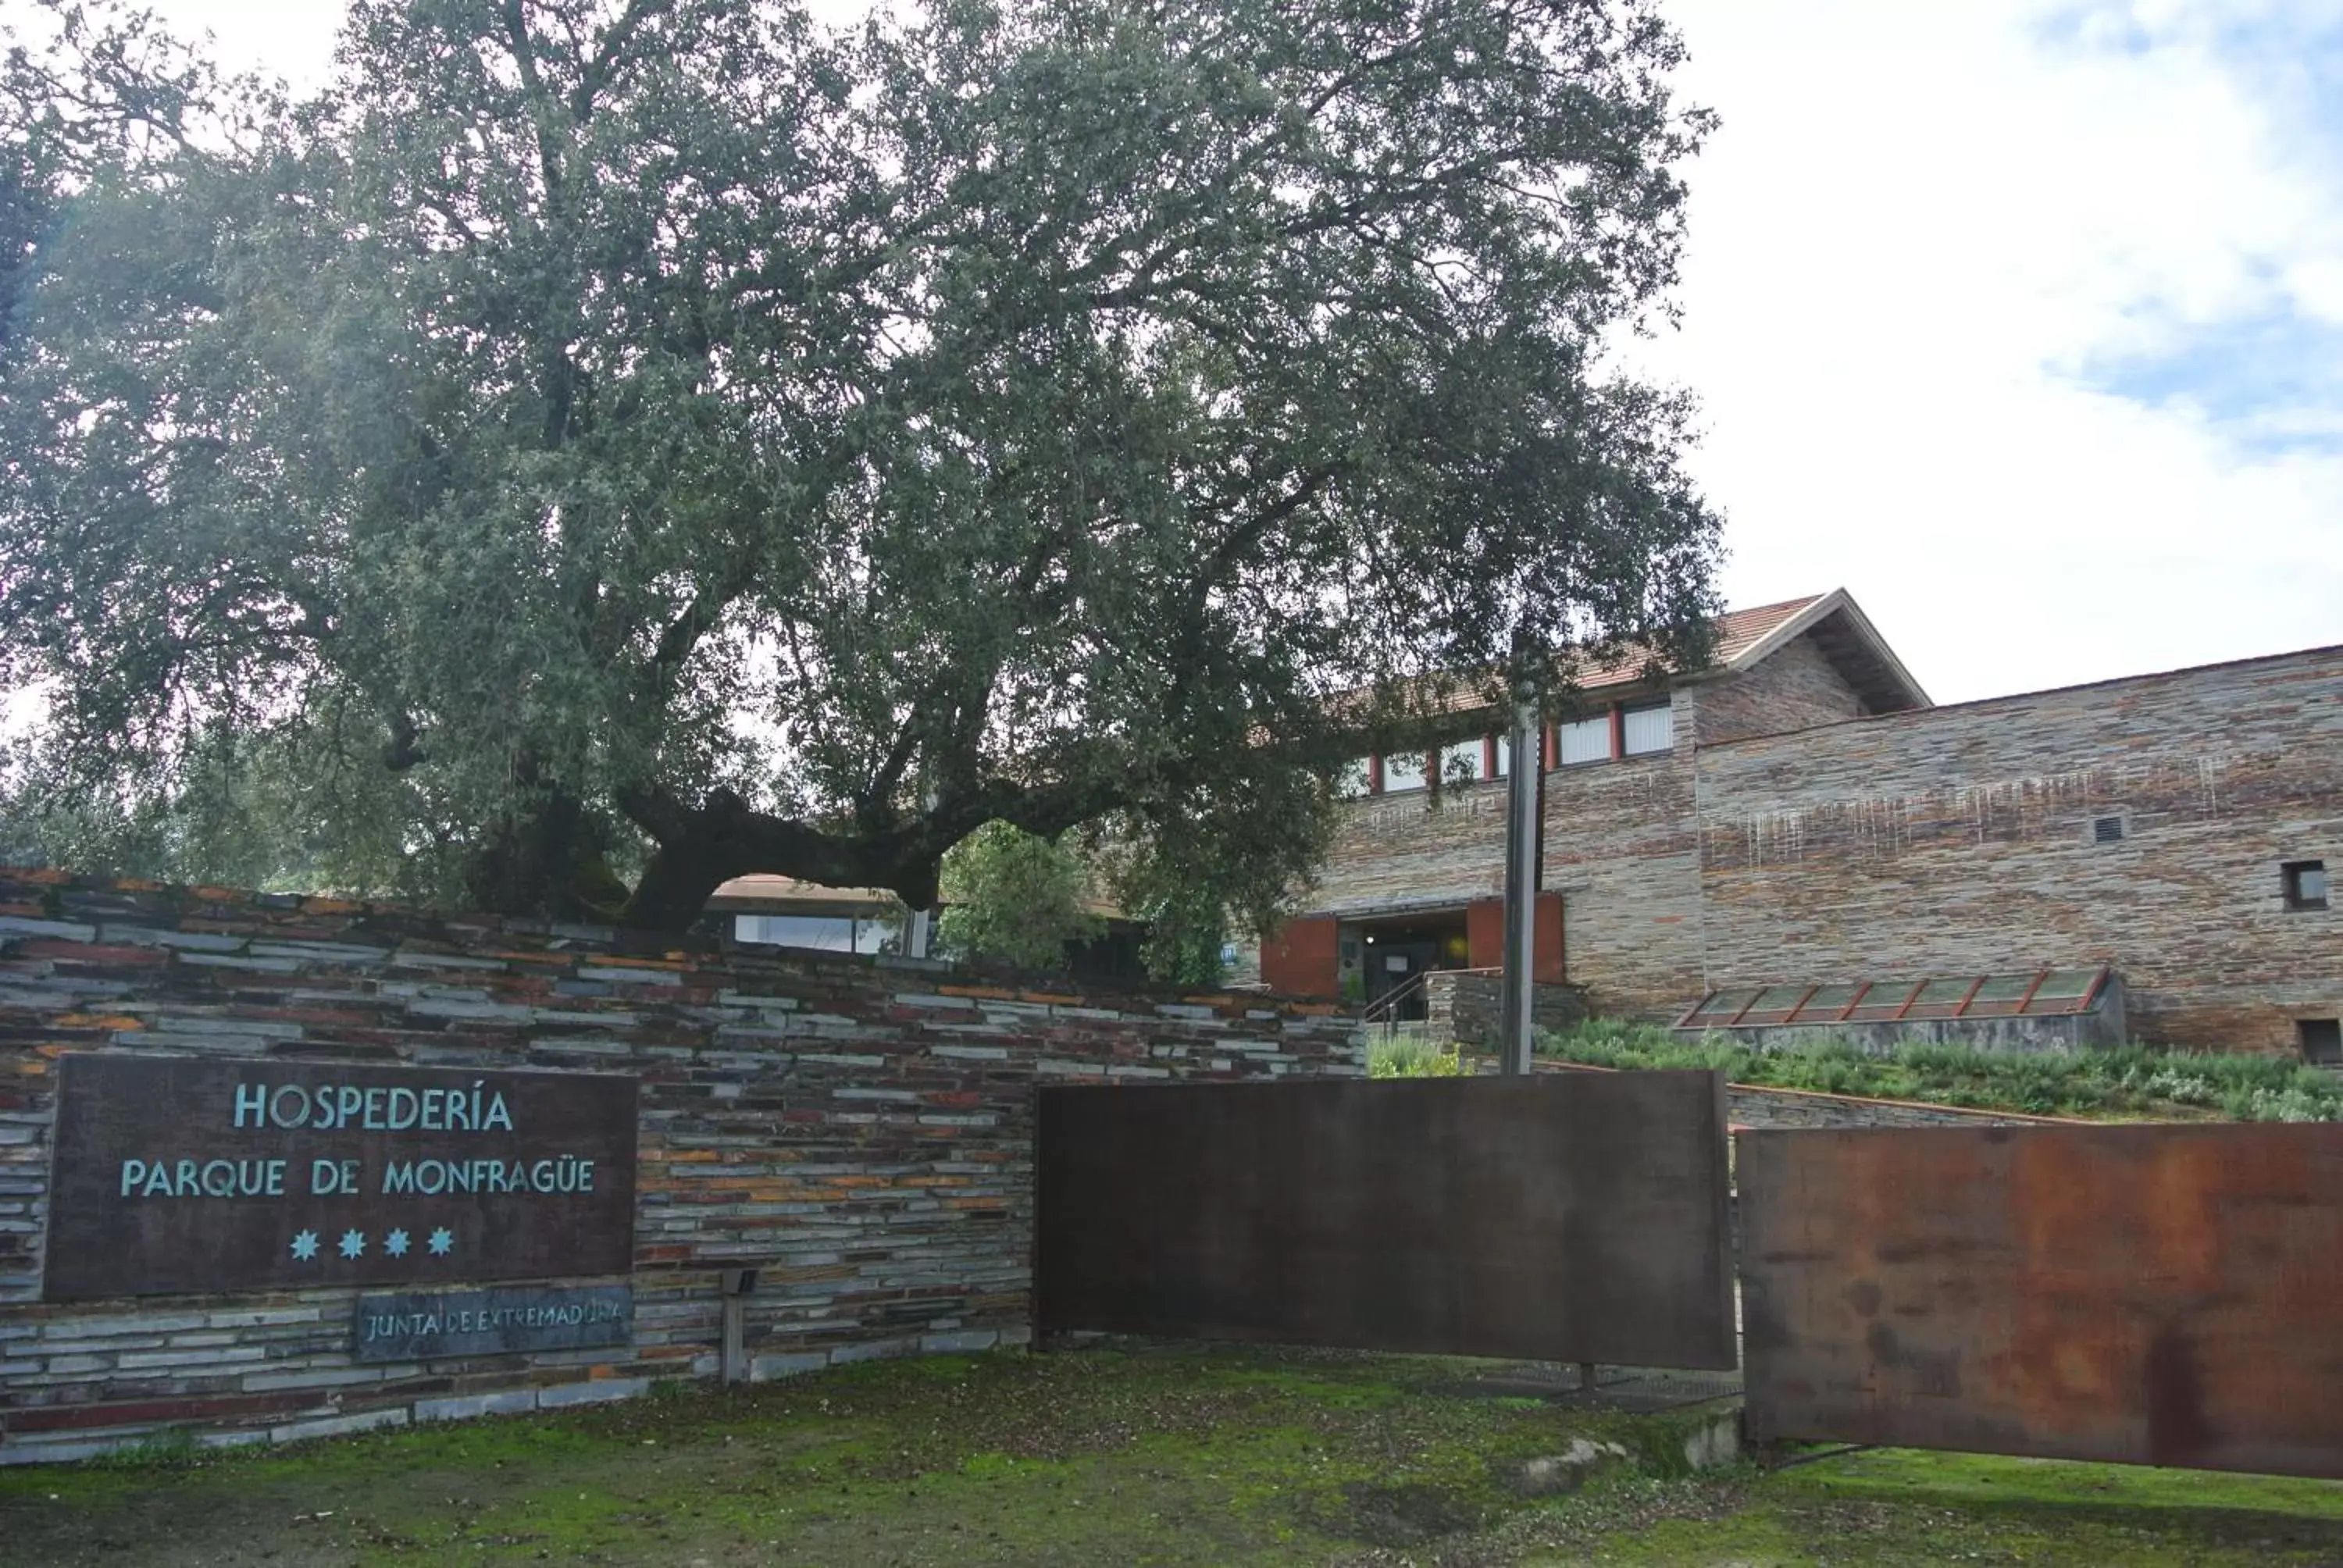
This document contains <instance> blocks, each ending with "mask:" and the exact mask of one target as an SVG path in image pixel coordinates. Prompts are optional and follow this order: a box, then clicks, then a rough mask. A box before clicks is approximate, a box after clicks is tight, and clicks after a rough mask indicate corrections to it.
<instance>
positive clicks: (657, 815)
mask: <svg viewBox="0 0 2343 1568" xmlns="http://www.w3.org/2000/svg"><path fill="white" fill-rule="evenodd" d="M621 804H622V805H623V807H624V808H625V809H626V811H627V813H628V816H630V817H632V818H633V819H635V821H636V822H637V823H638V824H639V825H640V826H641V827H642V829H644V831H646V832H648V833H649V834H650V835H651V837H652V839H654V841H656V842H657V843H658V845H659V849H658V850H657V851H656V852H655V853H654V854H653V855H652V856H651V860H650V864H649V866H648V867H647V868H646V869H644V871H643V878H642V880H641V881H639V882H638V883H637V884H636V885H635V891H634V896H633V897H632V898H630V899H628V900H627V905H626V909H625V910H624V911H623V912H622V913H621V914H620V915H619V916H618V920H619V922H620V923H621V924H623V925H626V926H628V927H631V928H634V929H636V930H648V931H680V930H689V928H690V927H691V925H692V924H693V923H694V922H695V921H697V920H699V918H700V916H701V914H702V913H703V912H705V911H706V910H707V908H708V900H709V896H710V895H712V894H713V893H714V892H715V891H716V890H717V889H718V888H719V887H721V886H722V885H723V884H724V883H726V882H728V881H729V880H730V879H733V878H734V877H745V876H750V875H755V874H758V873H765V874H769V875H775V876H784V877H797V878H800V879H804V880H806V881H809V882H816V883H820V884H821V885H822V886H824V887H832V888H884V889H886V890H889V891H890V892H893V893H894V894H895V895H896V896H897V897H899V898H900V899H901V900H903V901H904V902H905V903H906V904H908V905H909V906H910V908H912V909H914V910H924V909H930V908H932V907H933V906H934V904H935V901H936V877H937V874H938V866H939V863H940V856H939V855H937V854H936V853H934V852H932V851H930V850H927V849H925V848H924V843H925V839H924V838H914V837H913V836H912V834H911V833H908V832H903V831H897V832H891V833H884V834H877V835H870V836H867V837H855V838H848V837H840V836H836V835H832V834H829V833H823V832H820V831H817V830H816V829H811V828H809V827H807V826H806V825H805V824H804V823H801V822H793V821H789V820H787V819H783V818H779V817H771V816H768V815H766V814H765V813H763V812H761V811H758V810H755V809H751V808H750V807H749V805H748V804H747V802H745V801H743V800H742V799H740V798H739V796H737V795H734V794H732V793H731V792H730V791H729V790H721V789H719V790H718V791H716V793H714V794H713V795H711V796H710V797H709V800H708V803H707V804H706V805H704V806H701V807H699V809H689V808H685V807H683V806H681V805H679V803H677V802H675V801H673V800H670V799H664V798H657V797H652V796H649V795H647V794H634V793H628V792H622V794H621Z"/></svg>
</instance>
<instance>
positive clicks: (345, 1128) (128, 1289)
mask: <svg viewBox="0 0 2343 1568" xmlns="http://www.w3.org/2000/svg"><path fill="white" fill-rule="evenodd" d="M635 1102H636V1088H635V1081H634V1080H633V1079H631V1078H628V1077H621V1076H618V1075H615V1074H607V1073H571V1072H512V1071H498V1072H478V1071H462V1070H435V1069H425V1068H403V1067H373V1066H364V1065H357V1064H350V1063H341V1062H286V1061H274V1060H205V1059H198V1058H185V1057H159V1056H129V1055H124V1056H114V1055H68V1056H66V1057H65V1058H64V1059H63V1060H62V1061H61V1063H60V1068H59V1081H58V1102H57V1130H56V1143H55V1147H56V1155H55V1175H54V1181H53V1188H52V1194H51V1210H50V1222H49V1244H48V1259H47V1270H46V1274H45V1288H44V1292H43V1293H44V1294H45V1297H46V1298H47V1299H48V1300H50V1301H76V1300H85V1299H88V1298H92V1297H102V1296H120V1295H155V1294H163V1293H171V1292H197V1291H206V1292H207V1291H232V1290H242V1289H248V1288H277V1287H283V1286H286V1285H332V1284H367V1285H378V1284H397V1285H404V1286H417V1287H419V1286H431V1285H437V1284H447V1283H453V1282H459V1281H469V1280H504V1279H528V1278H544V1277H548V1276H558V1275H578V1274H621V1273H625V1272H626V1271H628V1265H629V1262H630V1260H631V1250H632V1236H633V1222H634V1156H635Z"/></svg>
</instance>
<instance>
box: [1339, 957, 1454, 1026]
mask: <svg viewBox="0 0 2343 1568" xmlns="http://www.w3.org/2000/svg"><path fill="white" fill-rule="evenodd" d="M1441 972H1444V971H1441V970H1416V971H1415V973H1414V974H1413V975H1412V976H1410V977H1409V979H1408V980H1407V982H1406V983H1405V984H1403V985H1401V986H1398V987H1396V988H1394V989H1393V990H1387V991H1385V992H1383V995H1381V996H1379V997H1377V998H1376V999H1375V1000H1373V1001H1371V1002H1369V1003H1368V1004H1367V1005H1366V1007H1365V1008H1364V1009H1363V1010H1362V1011H1361V1012H1360V1014H1359V1022H1360V1023H1361V1024H1362V1025H1366V1024H1371V1023H1374V1022H1376V1021H1378V1019H1379V1018H1380V1021H1382V1022H1383V1023H1384V1024H1386V1025H1395V1024H1397V1023H1398V1022H1399V1018H1398V1015H1397V1010H1398V1007H1399V1004H1400V1003H1401V1002H1403V1001H1405V1000H1407V999H1408V998H1409V997H1411V996H1413V995H1414V994H1415V993H1416V992H1417V991H1420V990H1423V982H1424V981H1426V980H1430V979H1431V978H1432V977H1433V975H1434V974H1435V973H1441Z"/></svg>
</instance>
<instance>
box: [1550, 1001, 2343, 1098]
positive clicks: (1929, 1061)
mask: <svg viewBox="0 0 2343 1568" xmlns="http://www.w3.org/2000/svg"><path fill="white" fill-rule="evenodd" d="M1537 1050H1538V1054H1539V1055H1541V1056H1547V1057H1552V1058H1554V1059H1556V1060H1563V1061H1579V1062H1586V1063H1589V1064H1592V1065H1594V1066H1598V1067H1646V1068H1648V1067H1678V1068H1682V1067H1691V1068H1720V1069H1722V1070H1724V1072H1725V1077H1726V1078H1727V1079H1728V1080H1729V1081H1732V1082H1735V1083H1748V1084H1758V1085H1764V1086H1768V1087H1772V1088H1776V1089H1803V1090H1808V1091H1814V1092H1816V1093H1823V1094H1855V1095H1865V1096H1869V1097H1872V1098H1875V1099H1881V1100H1916V1101H1927V1102H1929V1103H1932V1104H1936V1105H1957V1106H1969V1107H1974V1108H1976V1109H1980V1110H1990V1111H2026V1112H2030V1113H2033V1114H2036V1115H2067V1116H2096V1117H2107V1118H2125V1117H2133V1118H2139V1117H2166V1118H2181V1119H2187V1118H2197V1119H2204V1118H2224V1119H2227V1120H2229V1121H2343V1078H2338V1076H2336V1075H2335V1074H2332V1073H2328V1072H2326V1071H2323V1070H2320V1069H2318V1068H2315V1067H2309V1066H2306V1065H2305V1064H2303V1063H2301V1062H2298V1061H2289V1060H2285V1059H2283V1058H2279V1057H2269V1056H2244V1055H2236V1056H2232V1055H2223V1054H2218V1053H2214V1052H2205V1051H2175V1050H2156V1049H2153V1048H2151V1047H2148V1046H2143V1045H2134V1046H2127V1047H2125V1048H2123V1049H2122V1050H2077V1051H2059V1052H2047V1051H2046V1052H2035V1053H2023V1052H2017V1051H2002V1050H1977V1049H1976V1048H1974V1047H1969V1046H1958V1045H1919V1044H1916V1045H1905V1046H1898V1047H1896V1048H1895V1049H1893V1050H1887V1051H1884V1052H1866V1051H1865V1050H1861V1049H1859V1048H1858V1047H1856V1046H1855V1045H1853V1044H1851V1043H1849V1042H1848V1041H1846V1040H1839V1039H1835V1038H1825V1039H1822V1040H1816V1041H1815V1042H1814V1043H1812V1044H1807V1045H1800V1046H1797V1047H1795V1048H1793V1049H1787V1050H1752V1049H1751V1048H1750V1047H1748V1046H1746V1045H1744V1044H1741V1043H1739V1042H1738V1041H1735V1040H1731V1039H1728V1038H1726V1037H1725V1036H1723V1035H1719V1034H1707V1035H1701V1036H1684V1035H1679V1034H1677V1033H1676V1032H1675V1031H1674V1030H1668V1029H1663V1028H1661V1027H1660V1026H1658V1025H1656V1024H1643V1023H1626V1022H1622V1021H1620V1020H1615V1019H1590V1020H1587V1021H1586V1022H1584V1023H1583V1024H1581V1025H1579V1026H1578V1027H1577V1028H1575V1029H1573V1030H1566V1031H1563V1032H1559V1033H1555V1032H1547V1033H1541V1034H1540V1035H1539V1036H1538V1040H1537Z"/></svg>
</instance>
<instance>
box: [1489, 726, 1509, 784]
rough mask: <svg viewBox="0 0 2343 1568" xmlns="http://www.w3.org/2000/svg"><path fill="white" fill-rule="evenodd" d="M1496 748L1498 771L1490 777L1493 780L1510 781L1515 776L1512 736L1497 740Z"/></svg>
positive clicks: (1503, 736) (1502, 736)
mask: <svg viewBox="0 0 2343 1568" xmlns="http://www.w3.org/2000/svg"><path fill="white" fill-rule="evenodd" d="M1496 747H1497V770H1496V771H1495V772H1494V773H1492V774H1490V775H1489V777H1490V778H1492V779H1510V778H1512V777H1513V737H1512V736H1510V735H1500V736H1498V737H1497V739H1496Z"/></svg>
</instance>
